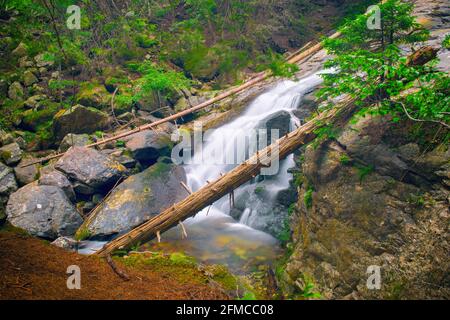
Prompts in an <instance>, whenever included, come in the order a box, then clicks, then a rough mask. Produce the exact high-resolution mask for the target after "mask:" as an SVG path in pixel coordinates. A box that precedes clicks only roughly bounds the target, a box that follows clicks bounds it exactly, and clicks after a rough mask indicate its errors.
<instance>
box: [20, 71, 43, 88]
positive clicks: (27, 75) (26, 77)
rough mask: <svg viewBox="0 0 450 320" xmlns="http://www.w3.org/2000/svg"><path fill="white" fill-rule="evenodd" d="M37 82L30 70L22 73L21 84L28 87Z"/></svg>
mask: <svg viewBox="0 0 450 320" xmlns="http://www.w3.org/2000/svg"><path fill="white" fill-rule="evenodd" d="M38 81H39V80H38V78H36V76H35V75H34V74H33V72H31V71H30V70H27V71H25V72H24V73H23V83H24V85H25V86H26V87H29V86H31V85H33V84H35V83H36V82H38Z"/></svg>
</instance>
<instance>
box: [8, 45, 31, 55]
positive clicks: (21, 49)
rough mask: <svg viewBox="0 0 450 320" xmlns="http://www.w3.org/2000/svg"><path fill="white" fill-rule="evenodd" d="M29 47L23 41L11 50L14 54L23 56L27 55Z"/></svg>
mask: <svg viewBox="0 0 450 320" xmlns="http://www.w3.org/2000/svg"><path fill="white" fill-rule="evenodd" d="M27 52H28V47H27V45H26V44H25V43H23V42H21V43H19V45H18V46H17V47H16V48H15V49H14V50H13V51H12V52H11V53H12V55H13V56H15V57H18V58H21V57H24V56H26V55H27Z"/></svg>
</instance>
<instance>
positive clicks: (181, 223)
mask: <svg viewBox="0 0 450 320" xmlns="http://www.w3.org/2000/svg"><path fill="white" fill-rule="evenodd" d="M179 224H180V226H181V230H182V233H181V239H186V238H187V232H186V228H185V227H184V224H183V222H181V220H180V221H179Z"/></svg>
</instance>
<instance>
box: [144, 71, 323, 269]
mask: <svg viewBox="0 0 450 320" xmlns="http://www.w3.org/2000/svg"><path fill="white" fill-rule="evenodd" d="M320 83H321V78H320V76H319V75H318V74H312V75H310V76H308V77H305V78H303V79H301V80H299V81H295V82H294V81H287V80H286V81H281V82H279V83H278V84H277V85H275V86H274V87H273V88H272V89H270V90H268V91H266V92H265V93H263V94H261V95H260V96H259V97H257V98H256V99H255V100H254V101H253V102H252V103H251V104H249V106H247V108H246V110H245V111H244V113H243V114H241V115H239V116H238V117H237V118H236V119H234V120H232V121H230V122H229V123H227V124H224V125H222V126H221V127H220V128H218V129H217V130H215V131H214V132H213V133H212V134H211V135H210V136H209V137H208V139H206V141H204V142H203V159H210V158H212V157H217V153H218V152H221V154H220V155H219V156H225V155H226V154H230V153H232V152H234V148H236V141H237V140H238V139H239V138H240V137H239V135H242V133H243V132H246V131H250V130H252V129H256V128H261V125H262V124H264V123H265V122H267V120H269V119H271V118H273V117H274V116H275V115H279V114H287V117H288V121H287V124H286V126H287V128H285V129H286V130H287V129H289V130H292V128H293V126H294V125H295V124H297V125H298V124H299V119H297V118H296V117H295V116H294V115H293V111H294V110H296V109H297V108H301V100H302V97H303V95H304V94H305V93H308V92H310V91H312V90H313V89H314V88H315V87H317V86H318V85H319V84H320ZM280 135H282V134H280ZM269 143H270V142H269ZM201 156H202V155H201V154H195V155H194V158H193V160H194V161H193V164H188V165H185V170H186V173H187V183H188V185H189V187H190V188H191V189H192V190H193V191H196V190H198V189H199V188H200V187H201V186H203V185H205V184H206V183H207V181H213V180H214V179H216V178H218V177H219V175H220V174H221V173H225V172H228V171H230V170H231V169H232V168H233V167H234V166H236V165H237V164H234V165H233V164H214V163H202V162H201ZM293 166H294V161H293V155H290V156H288V158H286V159H285V160H283V161H281V162H280V165H279V170H278V173H277V174H276V175H274V176H270V177H267V176H265V177H264V178H263V179H261V178H258V177H257V178H256V179H254V181H250V182H248V183H246V184H245V185H243V186H241V187H239V188H238V189H237V190H235V191H234V197H235V203H236V206H238V207H239V209H233V210H231V208H230V200H229V197H228V196H225V197H223V198H222V199H220V200H218V201H216V202H215V203H214V204H213V205H212V206H210V207H207V208H205V209H203V210H202V211H201V212H199V213H198V214H197V215H196V216H195V217H192V218H189V219H187V220H186V221H185V222H184V225H185V227H186V230H187V234H188V237H187V239H183V240H182V239H181V234H182V229H181V227H179V226H177V227H174V228H172V229H171V230H169V231H167V232H166V233H164V234H163V235H162V239H163V241H162V242H161V243H159V244H158V243H156V242H155V241H152V243H151V244H150V246H152V248H154V247H157V248H158V249H164V250H168V251H170V250H171V249H173V250H177V251H180V250H182V251H185V252H186V253H187V254H189V255H192V256H194V257H196V258H197V259H198V260H199V261H200V262H204V263H218V264H225V265H227V266H228V267H229V268H230V269H231V270H232V271H234V272H237V273H240V272H241V273H242V272H246V271H252V270H256V269H257V268H258V266H259V265H261V264H263V265H267V264H269V265H270V264H271V262H273V261H275V260H276V258H277V256H278V255H279V254H280V252H281V250H280V247H279V242H278V240H277V239H276V238H275V237H274V235H275V234H274V233H276V232H271V233H272V234H274V235H270V234H269V233H268V232H270V230H271V227H273V226H274V225H279V226H282V225H283V223H284V220H285V219H286V217H287V208H286V207H284V208H283V207H281V208H282V209H281V210H280V206H277V204H276V203H277V195H278V194H279V193H280V192H282V191H283V190H286V189H288V188H289V182H290V180H292V175H291V174H290V173H289V172H288V169H289V168H291V167H293ZM230 214H231V215H230ZM232 216H234V217H235V218H233V217H232ZM262 230H263V231H262ZM265 231H268V232H265Z"/></svg>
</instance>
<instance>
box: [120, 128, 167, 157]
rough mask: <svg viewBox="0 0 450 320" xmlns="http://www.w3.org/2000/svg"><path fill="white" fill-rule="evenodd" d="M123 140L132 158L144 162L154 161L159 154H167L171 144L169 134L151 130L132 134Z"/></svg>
mask: <svg viewBox="0 0 450 320" xmlns="http://www.w3.org/2000/svg"><path fill="white" fill-rule="evenodd" d="M124 140H125V146H126V147H127V149H128V150H130V151H131V153H132V154H133V158H134V159H136V160H138V161H139V162H142V163H144V164H151V163H154V162H155V161H156V159H158V158H159V157H160V156H166V155H169V153H170V149H171V148H172V144H173V143H172V141H171V140H170V135H169V134H167V133H164V132H155V131H152V130H146V131H142V132H139V133H136V134H133V135H131V136H130V137H127V138H125V139H124Z"/></svg>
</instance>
